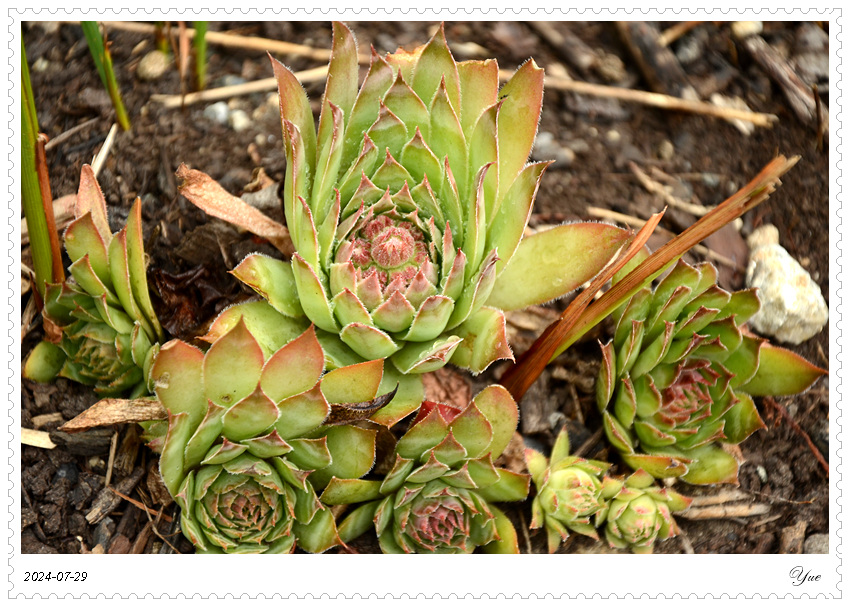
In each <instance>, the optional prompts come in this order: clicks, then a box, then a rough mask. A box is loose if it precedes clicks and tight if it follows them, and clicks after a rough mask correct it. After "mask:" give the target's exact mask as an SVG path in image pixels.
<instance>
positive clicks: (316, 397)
mask: <svg viewBox="0 0 850 607" xmlns="http://www.w3.org/2000/svg"><path fill="white" fill-rule="evenodd" d="M277 408H278V411H279V417H278V420H277V422H276V423H275V429H276V430H277V432H278V434H280V436H281V437H282V438H283V439H284V440H289V439H291V438H296V437H299V436H303V435H304V434H305V433H306V432H309V431H311V430H314V429H315V428H318V427H319V426H320V425H321V424H322V422H323V421H325V418H327V416H328V414H329V413H330V411H331V407H330V405H329V404H328V401H326V400H325V397H324V396H323V395H322V391H321V389H320V388H319V386H315V387H314V388H312V389H311V390H308V391H307V392H302V393H301V394H296V395H295V396H293V397H291V398H287V399H286V400H284V401H283V402H281V403H279V404H278V406H277Z"/></svg>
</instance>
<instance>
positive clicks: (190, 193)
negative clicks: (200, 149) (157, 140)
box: [177, 164, 295, 256]
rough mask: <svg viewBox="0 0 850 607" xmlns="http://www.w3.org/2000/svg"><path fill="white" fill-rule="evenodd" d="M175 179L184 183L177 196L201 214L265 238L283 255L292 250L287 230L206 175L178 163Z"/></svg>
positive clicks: (288, 253)
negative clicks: (201, 212) (180, 196)
mask: <svg viewBox="0 0 850 607" xmlns="http://www.w3.org/2000/svg"><path fill="white" fill-rule="evenodd" d="M177 177H179V178H180V179H182V180H183V183H182V184H181V185H180V186H179V190H180V193H181V194H182V195H183V196H185V197H186V199H187V200H188V201H189V202H191V203H192V204H194V205H195V206H197V207H198V208H200V209H201V210H202V211H204V212H206V213H207V214H209V215H212V216H213V217H218V218H219V219H223V220H224V221H227V222H228V223H232V224H233V225H235V226H238V227H240V228H242V229H243V230H248V231H249V232H251V233H253V234H256V235H257V236H260V237H262V238H265V239H266V240H268V241H269V242H270V243H272V245H273V246H274V247H275V248H276V249H277V250H278V251H280V252H281V253H283V254H284V255H287V256H289V255H292V253H293V252H294V251H295V249H294V248H293V245H292V239H290V237H289V230H288V229H286V227H284V226H283V225H281V224H279V223H278V222H276V221H275V220H273V219H271V218H270V217H268V216H267V215H265V214H263V213H262V212H260V211H258V210H257V209H255V208H254V207H252V206H251V205H249V204H248V203H247V202H245V201H244V200H242V199H241V198H237V197H236V196H233V195H232V194H230V193H229V192H228V191H227V190H225V189H224V188H223V187H221V186H220V185H219V184H218V183H216V182H215V181H214V180H213V179H212V178H211V177H210V176H209V175H207V174H205V173H202V172H201V171H195V170H192V169H190V168H189V167H187V166H186V165H185V164H181V165H180V167H179V168H178V169H177Z"/></svg>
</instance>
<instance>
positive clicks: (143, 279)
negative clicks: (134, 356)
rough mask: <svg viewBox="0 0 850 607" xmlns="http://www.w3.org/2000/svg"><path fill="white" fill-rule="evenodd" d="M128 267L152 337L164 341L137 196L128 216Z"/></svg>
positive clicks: (139, 200)
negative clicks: (150, 288)
mask: <svg viewBox="0 0 850 607" xmlns="http://www.w3.org/2000/svg"><path fill="white" fill-rule="evenodd" d="M126 229H127V267H128V270H129V273H130V284H131V286H132V291H133V297H134V298H135V300H136V301H137V302H138V304H139V308H141V311H142V314H143V315H144V317H145V319H146V320H147V321H148V323H149V324H150V325H151V327H153V330H154V334H153V335H151V336H150V337H151V339H154V338H156V339H157V340H158V341H162V340H163V339H164V338H165V335H164V333H163V332H162V326H161V325H160V324H159V319H158V318H157V316H156V312H154V309H153V303H152V302H151V296H150V293H149V292H148V280H147V272H146V266H147V264H146V263H145V245H144V242H143V240H142V199H141V198H136V202H134V203H133V207H132V208H131V209H130V215H129V216H128V217H127V228H126Z"/></svg>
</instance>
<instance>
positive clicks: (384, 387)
mask: <svg viewBox="0 0 850 607" xmlns="http://www.w3.org/2000/svg"><path fill="white" fill-rule="evenodd" d="M396 387H398V390H397V391H396V393H395V396H394V397H393V399H392V400H391V401H390V402H389V404H388V405H387V406H385V407H383V408H381V409H379V410H378V411H376V412H375V413H374V414H372V416H371V417H370V418H369V419H371V420H372V421H373V422H375V423H378V424H381V425H384V426H387V427H392V426H394V425H395V424H396V423H398V422H399V421H400V420H402V419H403V418H405V417H407V416H408V415H410V414H411V413H413V412H414V411H416V410H417V409H418V408H419V405H421V404H422V401H423V400H424V398H425V388H424V386H423V384H422V376H421V375H403V374H402V373H400V372H399V371H398V369H396V368H395V366H393V365H384V376H383V378H382V380H381V385H380V387H379V388H378V394H385V393H386V392H389V391H390V390H392V389H394V388H396Z"/></svg>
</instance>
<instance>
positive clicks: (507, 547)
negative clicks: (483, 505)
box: [483, 504, 519, 554]
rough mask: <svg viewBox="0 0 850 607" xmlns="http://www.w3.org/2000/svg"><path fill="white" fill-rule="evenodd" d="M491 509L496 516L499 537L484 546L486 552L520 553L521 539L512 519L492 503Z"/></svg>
mask: <svg viewBox="0 0 850 607" xmlns="http://www.w3.org/2000/svg"><path fill="white" fill-rule="evenodd" d="M490 511H491V512H492V513H493V516H494V517H495V518H496V532H497V533H498V535H499V539H498V540H496V541H494V542H490V543H489V544H487V545H486V546H484V548H483V550H484V552H486V553H488V554H519V541H518V540H517V534H516V529H514V525H513V523H511V519H509V518H508V517H507V515H506V514H505V513H504V512H502V511H501V510H499V509H498V508H496V506H493V505H492V504H491V505H490Z"/></svg>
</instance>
